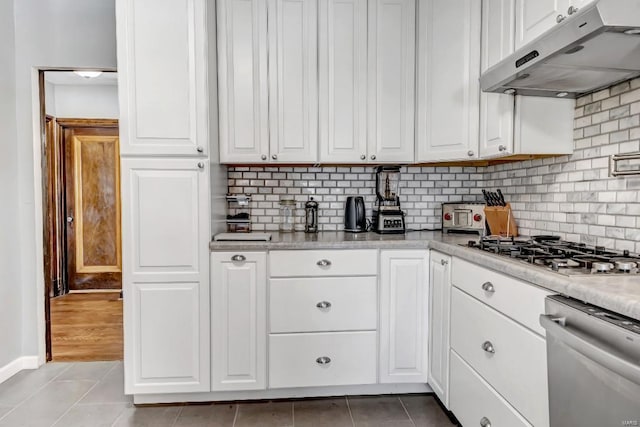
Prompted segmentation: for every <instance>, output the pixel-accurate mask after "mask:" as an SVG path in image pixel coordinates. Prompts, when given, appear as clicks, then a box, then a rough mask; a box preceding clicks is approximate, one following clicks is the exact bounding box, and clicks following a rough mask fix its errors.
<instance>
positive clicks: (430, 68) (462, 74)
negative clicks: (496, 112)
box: [417, 0, 480, 162]
mask: <svg viewBox="0 0 640 427" xmlns="http://www.w3.org/2000/svg"><path fill="white" fill-rule="evenodd" d="M418 8H419V19H418V27H419V37H418V79H417V80H418V115H417V116H418V132H417V152H418V159H417V160H418V161H420V162H427V161H446V160H460V159H474V158H477V156H478V126H479V120H480V119H479V114H480V112H479V111H480V108H479V97H480V87H479V83H478V79H479V77H480V2H479V1H477V0H459V1H454V2H452V1H449V0H433V1H428V2H420V4H419V6H418Z"/></svg>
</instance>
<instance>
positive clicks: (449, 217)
mask: <svg viewBox="0 0 640 427" xmlns="http://www.w3.org/2000/svg"><path fill="white" fill-rule="evenodd" d="M444 219H445V221H451V214H450V213H449V212H447V213H446V214H444Z"/></svg>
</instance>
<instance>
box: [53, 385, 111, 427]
mask: <svg viewBox="0 0 640 427" xmlns="http://www.w3.org/2000/svg"><path fill="white" fill-rule="evenodd" d="M76 381H78V382H79V381H86V380H76ZM99 383H100V380H98V381H96V382H95V384H94V385H92V386H91V387H89V390H87V391H86V393H85V394H83V395H82V396H80V397H79V398H78V400H76V401H75V402H73V403H72V404H71V406H69V407H68V408H67V410H66V411H64V413H63V414H62V415H60V416H59V417H58V418H56V420H55V421H54V422H53V424H52V426H55V425H56V424H57V423H58V421H60V420H61V419H62V418H63V417H64V416H65V415H67V413H68V412H69V411H70V410H71V409H72V408H73V407H74V406H76V405H77V404H78V402H80V401H81V400H82V399H83V398H84V397H85V396H86V395H87V394H89V393H90V392H91V390H93V389H94V388H96V386H97V385H98V384H99Z"/></svg>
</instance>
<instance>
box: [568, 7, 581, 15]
mask: <svg viewBox="0 0 640 427" xmlns="http://www.w3.org/2000/svg"><path fill="white" fill-rule="evenodd" d="M577 11H578V8H577V7H575V6H569V9H567V15H573V14H574V13H576V12H577Z"/></svg>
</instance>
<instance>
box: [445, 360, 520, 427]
mask: <svg viewBox="0 0 640 427" xmlns="http://www.w3.org/2000/svg"><path fill="white" fill-rule="evenodd" d="M449 385H450V405H449V409H450V410H451V411H452V412H453V413H454V414H455V416H456V418H457V419H458V421H460V424H462V425H463V426H484V427H490V426H494V427H531V424H529V423H528V422H527V421H526V420H525V419H524V418H522V415H520V414H519V413H518V412H517V411H516V410H515V409H513V407H512V406H511V405H509V403H508V402H507V401H506V400H504V398H503V397H502V396H500V394H498V393H497V392H496V391H495V390H494V389H493V388H492V387H491V386H490V385H489V384H488V383H487V382H486V381H485V380H484V379H482V377H481V376H480V375H478V374H477V373H476V372H475V371H474V370H473V368H471V366H469V365H468V364H467V363H466V362H465V361H464V360H462V358H461V357H460V356H458V354H456V352H455V351H451V378H450V383H449Z"/></svg>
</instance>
